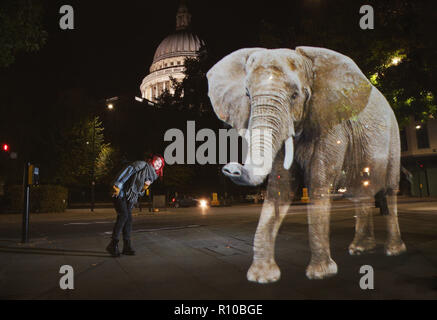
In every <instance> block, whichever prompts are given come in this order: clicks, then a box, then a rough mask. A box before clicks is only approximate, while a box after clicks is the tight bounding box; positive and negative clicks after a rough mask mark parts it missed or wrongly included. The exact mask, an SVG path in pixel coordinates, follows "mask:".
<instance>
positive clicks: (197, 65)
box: [158, 47, 213, 115]
mask: <svg viewBox="0 0 437 320" xmlns="http://www.w3.org/2000/svg"><path fill="white" fill-rule="evenodd" d="M212 65H213V62H212V61H211V59H210V58H209V56H208V53H207V51H206V48H205V47H201V48H200V49H199V51H198V56H197V57H196V58H186V59H185V62H184V67H185V69H184V74H185V77H184V79H183V80H182V81H180V82H179V81H177V80H176V79H174V78H170V80H171V84H172V88H173V90H174V94H171V93H170V92H169V91H168V90H164V92H163V93H162V94H161V95H160V97H159V98H158V105H161V106H170V107H173V108H176V109H177V110H190V111H195V112H197V113H198V114H199V115H201V114H205V113H209V112H212V106H211V102H210V100H209V97H208V80H207V78H206V73H207V72H208V70H209V69H210V68H211V66H212Z"/></svg>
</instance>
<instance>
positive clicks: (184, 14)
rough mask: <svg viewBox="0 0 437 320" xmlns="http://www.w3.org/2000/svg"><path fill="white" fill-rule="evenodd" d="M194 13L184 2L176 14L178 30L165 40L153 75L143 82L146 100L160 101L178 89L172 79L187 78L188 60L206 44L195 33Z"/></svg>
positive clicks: (150, 74) (155, 58) (160, 46)
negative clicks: (192, 14)
mask: <svg viewBox="0 0 437 320" xmlns="http://www.w3.org/2000/svg"><path fill="white" fill-rule="evenodd" d="M190 24H191V14H190V13H189V11H188V8H187V6H186V5H185V4H184V2H183V1H181V4H180V6H179V9H178V11H177V14H176V30H175V32H174V33H172V34H170V35H169V36H167V37H166V38H165V39H164V40H162V41H161V43H160V44H159V46H158V48H157V49H156V51H155V55H154V57H153V62H152V65H151V66H150V70H149V71H150V73H149V74H148V75H147V76H146V77H145V78H144V79H143V82H142V83H141V86H140V90H141V96H142V98H143V99H147V100H150V101H156V100H157V98H158V97H159V96H160V95H161V94H162V93H163V92H164V90H166V89H167V90H168V91H169V92H170V93H171V94H173V93H174V89H173V88H172V85H171V80H170V77H172V78H174V79H176V80H177V81H182V80H183V79H184V77H185V74H184V64H185V59H186V58H195V57H197V55H198V51H199V49H200V48H201V46H203V45H204V42H203V41H202V40H201V39H200V38H199V37H198V36H197V35H195V34H194V33H192V32H191V28H190Z"/></svg>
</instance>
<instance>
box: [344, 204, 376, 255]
mask: <svg viewBox="0 0 437 320" xmlns="http://www.w3.org/2000/svg"><path fill="white" fill-rule="evenodd" d="M355 219H356V220H355V237H354V239H353V241H352V243H351V244H350V245H349V254H350V255H360V254H362V253H364V252H369V251H372V250H373V249H375V247H376V241H375V234H374V231H373V215H372V202H371V199H370V198H369V199H367V201H361V202H359V203H357V202H356V203H355Z"/></svg>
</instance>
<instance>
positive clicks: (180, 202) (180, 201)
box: [169, 196, 209, 208]
mask: <svg viewBox="0 0 437 320" xmlns="http://www.w3.org/2000/svg"><path fill="white" fill-rule="evenodd" d="M169 205H170V206H171V207H173V208H187V207H198V206H201V207H204V206H209V200H208V199H206V198H194V197H190V196H184V197H173V198H171V199H170V204H169Z"/></svg>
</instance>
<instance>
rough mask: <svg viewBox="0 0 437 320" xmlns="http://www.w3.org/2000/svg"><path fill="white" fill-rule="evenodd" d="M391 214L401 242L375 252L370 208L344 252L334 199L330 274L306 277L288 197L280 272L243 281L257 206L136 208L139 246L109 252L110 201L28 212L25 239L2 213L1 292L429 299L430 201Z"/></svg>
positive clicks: (350, 222)
mask: <svg viewBox="0 0 437 320" xmlns="http://www.w3.org/2000/svg"><path fill="white" fill-rule="evenodd" d="M400 202H401V204H400V205H399V220H400V225H401V228H402V235H403V238H404V241H405V243H406V246H407V248H408V251H407V252H406V253H405V254H404V255H401V256H397V257H387V256H385V255H384V253H383V244H384V240H385V237H386V230H385V229H386V227H385V221H384V217H383V216H380V215H379V214H378V213H377V211H376V210H375V211H374V220H375V221H374V222H375V236H376V241H377V247H376V249H375V251H374V253H369V254H363V255H360V256H350V255H349V253H348V252H347V247H348V245H349V243H350V242H351V241H352V238H353V234H354V212H353V207H352V204H351V203H350V202H348V201H336V202H334V204H333V212H332V218H331V219H332V220H331V237H330V239H331V251H332V256H333V257H334V259H336V261H337V264H338V268H339V272H338V275H337V276H335V277H332V278H328V279H324V280H317V281H315V280H312V281H311V280H308V279H307V278H306V277H305V267H306V265H307V263H308V260H309V258H310V251H309V248H308V231H307V229H308V226H307V218H306V207H305V206H304V205H294V206H292V207H291V208H290V210H289V213H288V215H287V217H286V218H285V220H284V223H283V225H282V227H281V229H280V231H279V234H278V238H277V244H276V258H277V263H278V265H279V267H280V268H281V271H282V275H281V280H280V281H279V282H277V283H273V284H255V283H251V282H248V281H247V279H246V272H247V270H248V268H249V267H250V264H251V259H252V242H253V235H254V231H255V229H256V226H257V221H258V217H259V214H260V210H261V206H260V205H241V206H232V207H221V208H209V209H207V210H206V211H203V210H202V209H199V208H195V207H194V208H180V209H168V210H165V211H162V212H159V213H149V212H148V211H142V212H139V211H138V209H136V210H135V211H134V229H133V240H134V241H135V245H136V250H137V255H136V256H132V257H131V256H122V257H120V258H115V259H114V258H111V257H110V256H109V255H108V254H107V253H106V252H105V250H104V247H105V244H106V242H107V240H108V239H109V236H110V233H111V231H112V230H111V229H112V223H113V221H114V217H115V212H114V211H113V209H96V211H95V212H94V213H90V212H89V210H86V209H74V210H67V212H65V213H62V214H33V215H32V216H31V221H32V227H31V241H30V243H29V244H26V245H22V244H20V243H19V234H20V221H19V220H20V219H19V216H17V215H1V216H0V221H1V223H0V225H1V227H0V234H1V235H2V238H1V239H0V279H1V280H0V297H1V298H2V299H166V300H171V299H177V300H185V299H188V300H191V299H196V300H197V299H201V300H204V299H206V300H208V299H226V300H231V299H247V300H256V299H275V300H277V299H436V298H437V236H436V234H435V230H436V228H437V201H418V199H408V200H404V201H403V200H402V199H401V200H400ZM61 265H71V266H72V267H73V269H74V280H75V283H74V286H75V288H74V290H66V291H64V290H61V289H60V287H59V280H60V278H61V276H62V275H61V274H59V268H60V266H61ZM363 265H370V266H372V267H373V269H374V278H375V279H374V289H373V290H362V289H361V288H360V286H359V281H360V278H361V277H362V274H360V273H359V270H360V267H361V266H363Z"/></svg>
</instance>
